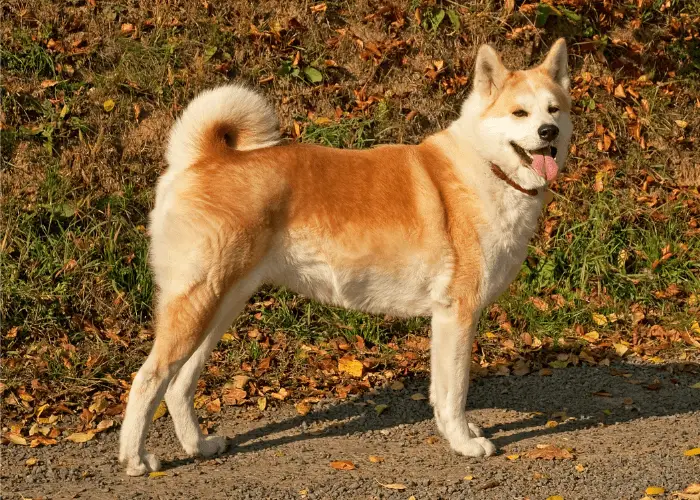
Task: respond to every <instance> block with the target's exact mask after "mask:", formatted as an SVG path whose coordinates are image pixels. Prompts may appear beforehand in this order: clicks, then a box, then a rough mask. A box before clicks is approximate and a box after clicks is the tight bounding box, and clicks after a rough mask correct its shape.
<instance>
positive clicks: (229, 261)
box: [120, 39, 572, 475]
mask: <svg viewBox="0 0 700 500" xmlns="http://www.w3.org/2000/svg"><path fill="white" fill-rule="evenodd" d="M569 86H570V81H569V72H568V66H567V49H566V43H565V41H564V40H563V39H560V40H558V41H557V42H556V43H554V45H553V46H552V47H551V49H550V51H549V52H548V54H547V56H546V58H545V59H544V61H543V62H542V63H541V64H540V65H539V66H536V67H534V68H531V69H528V70H525V71H511V70H509V69H507V68H506V67H505V66H504V64H503V62H502V60H501V58H500V56H499V55H498V53H497V52H496V51H495V50H494V49H493V48H491V47H490V46H488V45H483V46H481V47H480V49H479V51H478V53H477V58H476V66H475V70H474V76H473V88H472V89H471V91H470V94H469V95H468V97H467V99H466V100H465V101H464V103H463V105H462V108H461V113H460V116H459V118H458V119H457V120H456V121H454V122H453V123H452V124H451V125H450V126H449V127H448V128H447V129H445V130H443V131H441V132H439V133H437V134H434V135H432V136H430V137H428V138H427V139H426V140H424V141H423V142H422V143H420V144H418V145H385V146H380V147H376V148H372V149H368V150H340V149H333V148H326V147H320V146H314V145H301V144H295V145H283V144H280V142H281V136H280V133H279V126H278V121H277V118H276V116H275V113H274V110H273V108H272V107H271V106H270V105H269V104H267V103H266V102H265V101H264V100H263V98H262V97H261V96H260V95H258V94H257V93H255V92H253V91H251V90H249V89H247V88H246V87H243V86H237V85H228V86H222V87H218V88H215V89H213V90H209V91H206V92H204V93H202V94H200V95H199V96H197V97H196V98H195V99H194V100H193V101H192V102H191V103H190V104H189V105H188V107H187V108H186V109H185V111H184V113H183V114H182V117H181V118H180V119H179V120H178V121H177V123H176V124H175V125H174V127H173V129H172V131H171V134H170V137H169V143H168V147H167V154H166V156H167V162H168V168H167V170H166V171H165V173H164V174H163V175H162V176H161V177H160V179H159V181H158V184H157V189H156V201H155V206H154V209H153V211H152V212H151V215H150V232H151V253H150V259H151V267H152V270H153V273H154V277H155V282H156V285H157V288H158V294H157V298H156V305H155V341H154V343H153V348H152V350H151V352H150V354H149V356H148V358H147V359H146V361H145V363H144V364H143V366H142V367H141V369H140V370H139V371H138V373H137V374H136V377H135V378H134V381H133V385H132V387H131V391H130V395H129V401H128V405H127V409H126V414H125V417H124V422H123V425H122V430H121V438H120V460H121V462H122V463H123V464H124V465H125V466H126V472H127V474H129V475H141V474H144V473H146V472H149V471H156V470H158V469H159V467H160V464H159V461H158V459H157V458H156V457H155V456H154V455H153V454H150V453H147V452H146V451H145V450H144V440H145V438H146V434H147V432H148V426H149V423H150V422H151V419H152V416H153V413H154V411H155V408H156V406H157V405H158V403H159V402H160V401H161V399H162V398H163V397H165V401H166V403H167V406H168V409H169V411H170V414H171V415H172V417H173V420H174V423H175V431H176V434H177V437H178V438H179V440H180V442H181V444H182V446H183V448H184V449H185V451H186V452H187V453H188V454H190V455H202V456H205V457H209V456H213V455H215V454H217V453H221V452H223V451H224V450H225V449H226V446H227V441H226V438H225V437H223V436H204V435H203V434H202V432H201V431H200V428H199V425H198V421H197V415H196V414H195V410H194V407H193V397H194V392H195V389H196V387H197V379H198V377H199V373H200V371H201V370H202V367H203V366H204V364H205V362H206V360H207V358H208V357H209V355H210V353H211V351H212V350H213V349H214V347H215V345H216V344H217V342H218V341H219V339H220V338H221V336H222V335H223V333H224V332H225V331H226V330H227V329H228V328H229V327H230V325H231V324H232V322H233V320H234V319H235V317H236V316H237V315H238V313H239V312H240V311H241V310H242V309H243V307H244V306H245V304H246V302H247V301H248V299H249V298H250V296H251V295H252V294H253V293H254V292H255V291H256V290H257V289H258V288H259V287H260V285H261V284H263V283H270V284H274V285H280V286H285V287H288V288H289V289H291V290H294V291H296V292H299V293H301V294H304V295H306V296H308V297H311V298H313V299H315V300H318V301H320V302H324V303H328V304H334V305H338V306H342V307H346V308H352V309H358V310H362V311H366V312H370V313H381V314H390V315H393V316H404V317H405V316H430V317H431V318H432V323H431V326H432V340H431V362H430V366H431V382H430V402H431V404H432V406H433V408H434V415H435V422H436V424H437V427H438V429H439V431H440V433H441V434H442V435H443V436H444V437H445V438H446V439H447V441H448V442H449V444H450V446H451V447H452V449H453V450H455V451H456V452H458V453H461V454H463V455H466V456H470V457H481V456H490V455H493V454H494V453H495V451H496V448H495V446H494V445H493V444H492V443H491V442H490V441H489V440H488V439H486V438H485V437H484V436H483V433H482V431H481V430H480V429H479V428H478V427H477V426H476V425H473V424H472V423H469V422H468V421H467V418H466V415H465V407H466V401H467V390H468V388H469V368H470V362H471V352H472V345H473V342H474V337H475V335H476V327H477V322H478V320H479V316H480V314H481V311H482V310H483V309H484V307H486V306H487V305H489V304H490V303H492V302H493V301H494V300H495V299H496V298H497V297H498V296H499V295H500V294H501V293H503V292H504V291H505V290H506V288H507V287H508V285H509V284H510V283H511V282H512V281H513V280H514V279H515V277H516V275H517V274H518V272H519V270H520V267H521V265H522V263H523V261H524V260H525V257H526V254H527V245H528V242H529V240H530V239H531V238H532V236H533V235H534V233H535V231H536V229H537V224H538V219H539V215H540V213H541V212H542V209H543V206H544V205H545V202H546V198H547V185H548V183H550V182H551V181H552V180H553V179H554V178H555V177H556V176H557V173H558V171H559V170H560V169H561V168H563V166H564V163H565V159H566V155H567V151H568V143H569V140H570V137H571V133H572V123H571V120H570V108H571V100H570V96H569Z"/></svg>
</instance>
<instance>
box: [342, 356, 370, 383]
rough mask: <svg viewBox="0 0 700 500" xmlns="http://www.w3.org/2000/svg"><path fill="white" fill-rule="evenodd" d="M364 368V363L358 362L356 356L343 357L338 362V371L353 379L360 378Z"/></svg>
mask: <svg viewBox="0 0 700 500" xmlns="http://www.w3.org/2000/svg"><path fill="white" fill-rule="evenodd" d="M364 368H365V367H364V365H363V364H362V362H361V361H358V360H356V359H355V357H354V356H343V357H342V358H340V359H339V360H338V371H339V372H340V373H347V374H348V375H350V376H351V377H357V378H360V377H361V376H362V371H363V370H364Z"/></svg>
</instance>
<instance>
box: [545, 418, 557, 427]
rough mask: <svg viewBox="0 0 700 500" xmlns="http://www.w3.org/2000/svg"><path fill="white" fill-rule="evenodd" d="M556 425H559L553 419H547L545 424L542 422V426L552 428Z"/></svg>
mask: <svg viewBox="0 0 700 500" xmlns="http://www.w3.org/2000/svg"><path fill="white" fill-rule="evenodd" d="M557 425H559V424H558V423H557V422H556V421H555V420H549V421H548V422H547V423H546V424H544V426H545V427H547V428H548V429H553V428H555V427H556V426H557Z"/></svg>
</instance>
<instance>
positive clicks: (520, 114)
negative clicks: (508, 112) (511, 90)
mask: <svg viewBox="0 0 700 500" xmlns="http://www.w3.org/2000/svg"><path fill="white" fill-rule="evenodd" d="M513 115H514V116H517V117H518V118H524V117H526V116H527V111H525V110H524V109H516V110H515V111H513Z"/></svg>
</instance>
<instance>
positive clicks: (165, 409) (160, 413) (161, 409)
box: [153, 401, 168, 422]
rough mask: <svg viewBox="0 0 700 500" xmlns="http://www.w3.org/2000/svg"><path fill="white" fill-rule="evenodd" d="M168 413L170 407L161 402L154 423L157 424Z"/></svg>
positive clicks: (154, 416) (154, 415)
mask: <svg viewBox="0 0 700 500" xmlns="http://www.w3.org/2000/svg"><path fill="white" fill-rule="evenodd" d="M166 413H168V407H167V406H166V405H165V401H161V402H160V404H159V405H158V408H156V412H155V413H154V414H153V421H154V422H155V421H156V420H158V419H159V418H160V417H162V416H164V415H165V414H166Z"/></svg>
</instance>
